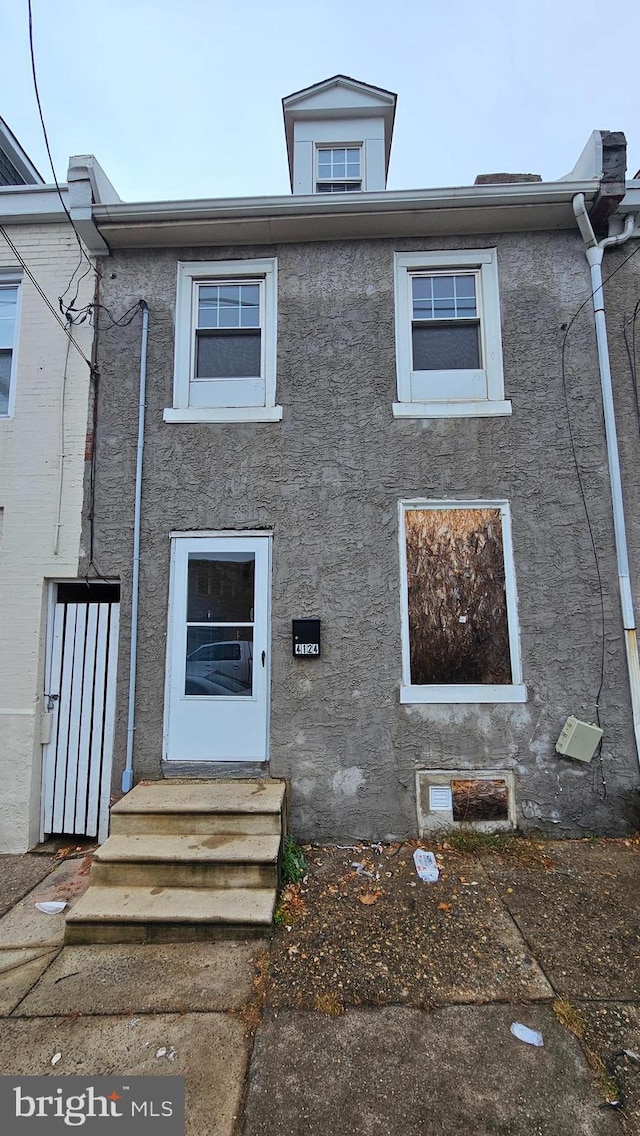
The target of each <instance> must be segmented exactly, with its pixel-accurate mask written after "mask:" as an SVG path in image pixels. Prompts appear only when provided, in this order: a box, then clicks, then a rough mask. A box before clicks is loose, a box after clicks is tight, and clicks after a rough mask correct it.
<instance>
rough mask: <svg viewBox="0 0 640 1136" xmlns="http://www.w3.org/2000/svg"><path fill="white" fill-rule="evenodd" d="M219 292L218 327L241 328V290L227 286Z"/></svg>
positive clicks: (221, 287)
mask: <svg viewBox="0 0 640 1136" xmlns="http://www.w3.org/2000/svg"><path fill="white" fill-rule="evenodd" d="M218 291H219V300H218V327H240V288H239V287H238V285H237V284H225V285H223V286H220V288H219V289H218Z"/></svg>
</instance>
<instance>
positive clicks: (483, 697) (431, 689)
mask: <svg viewBox="0 0 640 1136" xmlns="http://www.w3.org/2000/svg"><path fill="white" fill-rule="evenodd" d="M526 701H527V688H526V686H524V684H519V685H516V686H489V685H487V686H484V685H477V686H476V685H470V686H401V687H400V702H401V703H403V704H406V705H410V704H411V703H419V702H423V703H424V702H427V703H461V702H468V703H471V702H475V703H481V702H526Z"/></svg>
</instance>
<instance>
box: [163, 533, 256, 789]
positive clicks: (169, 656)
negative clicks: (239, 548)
mask: <svg viewBox="0 0 640 1136" xmlns="http://www.w3.org/2000/svg"><path fill="white" fill-rule="evenodd" d="M231 537H248V538H252V539H254V540H255V539H261V540H265V541H266V544H267V610H266V613H265V618H266V640H267V646H266V651H267V669H268V673H267V682H266V690H265V718H266V721H265V731H266V746H265V758H264V760H265V763H266V764H268V763H269V760H270V756H271V584H272V576H273V572H272V566H273V530H272V529H186V530H184V531H182V530H176V531H171V532H170V533H169V541H170V555H169V588H168V592H169V594H168V601H167V647H166V652H165V667H164V707H163V714H162V766H163V768H164V769H165V770H166V768H167V766H172V765H174V766H176V768H178V767H179V766H180V765H181V764H182V765H184V763H183V762H180V761H176V760H175V759H172V758H169V757H168V746H169V701H170V691H171V667H172V663H173V658H174V651H173V640H174V626H175V624H174V618H173V615H174V612H173V606H174V604H173V600H174V587H173V585H174V577H175V561H176V547H177V542H178V541H179V540H211V539H213V540H215V539H218V538H226V539H229V538H231ZM189 764H191V763H189ZM221 764H222V763H220V762H217V761H215V759H212V760H211V761H210V762H209V761H198V762H195V761H194V762H193V765H194V767H195V766H200V767H202V771H203V773H204V772H205V771H206V769H207V766H209V765H215V766H216V768H219V767H220V765H221ZM225 764H227V765H229V770H230V775H231V767H232V766H233V768H236V767H237V765H238V764H240V763H236V762H226V763H225ZM242 764H246V765H247V767H249V766H250V765H251V762H246V763H244V762H243V763H242Z"/></svg>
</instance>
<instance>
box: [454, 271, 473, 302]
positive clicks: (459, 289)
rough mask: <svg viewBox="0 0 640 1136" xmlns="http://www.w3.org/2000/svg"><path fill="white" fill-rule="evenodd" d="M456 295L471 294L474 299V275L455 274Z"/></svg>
mask: <svg viewBox="0 0 640 1136" xmlns="http://www.w3.org/2000/svg"><path fill="white" fill-rule="evenodd" d="M455 281H456V295H457V296H472V297H473V299H474V300H475V296H476V281H475V276H456V278H455Z"/></svg>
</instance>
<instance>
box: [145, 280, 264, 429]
mask: <svg viewBox="0 0 640 1136" xmlns="http://www.w3.org/2000/svg"><path fill="white" fill-rule="evenodd" d="M276 321H277V262H276V260H275V258H269V259H264V260H235V261H193V262H187V263H180V264H179V265H178V286H177V295H176V342H175V362H174V393H173V407H171V408H167V409H166V410H165V412H164V418H165V421H166V422H185V421H206V422H215V421H245V420H246V421H276V420H278V419H280V418H281V417H282V408H281V407H278V406H276V405H275V391H276V342H277V327H276Z"/></svg>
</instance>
